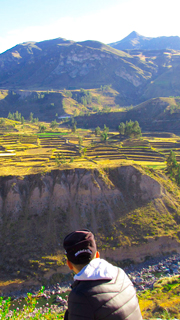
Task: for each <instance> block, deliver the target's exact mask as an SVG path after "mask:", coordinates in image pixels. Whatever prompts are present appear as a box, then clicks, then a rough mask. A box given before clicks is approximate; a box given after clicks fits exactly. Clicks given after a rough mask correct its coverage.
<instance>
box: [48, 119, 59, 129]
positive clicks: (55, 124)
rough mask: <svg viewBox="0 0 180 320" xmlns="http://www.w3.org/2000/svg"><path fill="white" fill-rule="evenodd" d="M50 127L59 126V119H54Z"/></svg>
mask: <svg viewBox="0 0 180 320" xmlns="http://www.w3.org/2000/svg"><path fill="white" fill-rule="evenodd" d="M50 127H51V128H52V129H54V128H57V127H58V123H57V121H56V120H53V121H52V122H51V124H50Z"/></svg>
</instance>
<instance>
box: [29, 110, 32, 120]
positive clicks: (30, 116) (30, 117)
mask: <svg viewBox="0 0 180 320" xmlns="http://www.w3.org/2000/svg"><path fill="white" fill-rule="evenodd" d="M29 121H30V122H33V113H32V112H31V113H30V115H29Z"/></svg>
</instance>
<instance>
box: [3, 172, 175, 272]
mask: <svg viewBox="0 0 180 320" xmlns="http://www.w3.org/2000/svg"><path fill="white" fill-rule="evenodd" d="M171 202H172V199H171V197H170V196H169V195H168V193H167V191H166V190H165V189H164V187H163V186H162V185H161V184H160V183H159V182H158V181H157V180H155V179H153V178H151V177H150V176H148V175H146V174H145V173H144V172H143V171H142V170H138V169H136V168H135V167H133V166H122V167H119V168H114V169H108V170H106V171H103V170H100V171H98V170H91V171H90V170H86V169H75V170H64V171H60V170H55V171H52V172H50V173H46V174H44V175H43V174H42V175H40V174H38V175H29V176H25V177H12V176H9V177H1V178H0V247H1V255H0V264H1V266H2V265H3V262H4V261H6V262H13V261H15V260H18V259H20V258H23V259H25V260H26V259H30V257H31V258H32V257H33V258H35V257H42V255H44V254H51V253H55V252H56V251H57V250H62V241H63V238H64V236H65V235H66V234H67V233H68V232H71V231H72V230H74V229H76V228H81V227H86V228H90V229H91V230H93V232H94V233H95V234H96V237H97V241H98V244H99V247H100V248H102V249H103V248H104V250H110V248H111V247H112V246H114V247H115V248H118V247H123V256H124V257H127V256H128V254H125V253H124V250H125V251H127V250H129V249H128V248H131V251H132V245H133V246H134V245H138V246H140V248H141V254H139V259H140V260H141V259H143V257H144V256H145V255H146V250H142V246H143V243H144V245H146V247H147V244H146V243H147V238H148V236H149V238H155V236H157V235H156V233H154V235H153V231H154V226H153V215H155V214H156V219H157V216H158V215H159V217H164V216H166V215H167V217H168V219H169V220H167V223H168V225H170V224H171V226H170V228H171V235H172V234H173V231H172V230H173V226H175V225H176V221H177V220H174V219H175V215H176V214H177V211H178V204H177V203H175V204H174V209H173V210H169V208H170V203H171ZM167 204H168V205H167ZM147 207H148V210H147ZM139 208H140V209H139ZM138 210H139V211H140V213H139V216H138V213H137V212H138ZM170 211H171V212H172V213H171V212H170ZM151 212H152V213H153V215H152V225H151V223H149V224H148V223H146V222H144V224H143V221H144V220H145V221H146V220H147V217H146V215H147V216H148V215H151ZM142 214H144V218H143V217H142ZM138 219H139V220H138ZM148 219H149V218H148ZM148 221H151V218H150V220H148ZM160 223H161V222H160ZM163 228H164V226H161V229H162V230H163ZM162 230H161V233H162V235H163V231H162ZM177 231H178V230H177V225H176V231H175V233H177ZM167 235H168V234H167ZM168 236H169V235H168ZM158 237H159V236H158ZM170 238H171V236H170ZM164 239H165V238H164ZM169 241H170V240H169V237H168V245H167V248H166V245H165V243H164V247H163V246H161V245H159V246H158V248H159V249H158V248H157V250H155V251H154V252H155V254H158V253H162V252H163V251H164V252H166V251H168V250H170V251H172V250H173V245H172V246H171V245H169ZM176 242H177V247H178V245H179V244H178V243H179V242H178V239H177V241H176ZM154 243H155V242H152V246H154ZM157 243H159V241H158V242H157ZM150 247H151V245H150ZM115 248H113V249H114V250H116V249H115ZM118 250H119V249H118ZM120 251H122V249H121V250H119V251H118V257H119V259H120ZM107 252H108V251H107ZM137 252H138V247H137V248H136V256H137V260H138V254H137ZM142 252H143V253H142ZM152 252H153V248H152ZM148 255H150V249H149V246H148Z"/></svg>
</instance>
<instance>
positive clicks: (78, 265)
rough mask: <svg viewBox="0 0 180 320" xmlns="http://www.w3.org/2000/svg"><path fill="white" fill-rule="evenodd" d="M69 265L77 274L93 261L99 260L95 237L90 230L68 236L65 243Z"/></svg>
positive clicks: (78, 231) (82, 230)
mask: <svg viewBox="0 0 180 320" xmlns="http://www.w3.org/2000/svg"><path fill="white" fill-rule="evenodd" d="M63 246H64V249H65V254H66V256H67V265H68V267H69V268H70V269H71V270H74V271H75V272H76V273H77V272H79V271H80V270H81V269H82V268H83V267H84V266H86V265H87V264H88V263H89V262H90V261H91V260H92V259H94V258H99V252H98V251H97V248H96V242H95V239H94V235H93V233H92V232H91V231H89V230H88V229H81V230H76V231H73V232H71V233H70V234H68V235H67V236H66V237H65V239H64V243H63Z"/></svg>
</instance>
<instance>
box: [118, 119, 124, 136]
mask: <svg viewBox="0 0 180 320" xmlns="http://www.w3.org/2000/svg"><path fill="white" fill-rule="evenodd" d="M118 130H119V133H120V134H122V135H124V132H125V123H124V122H121V123H120V125H119V126H118Z"/></svg>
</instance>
